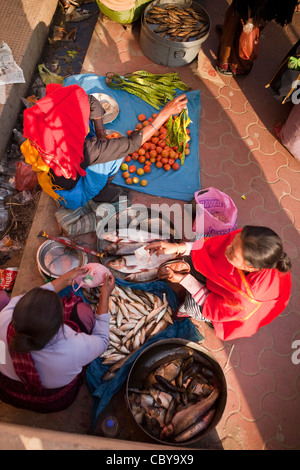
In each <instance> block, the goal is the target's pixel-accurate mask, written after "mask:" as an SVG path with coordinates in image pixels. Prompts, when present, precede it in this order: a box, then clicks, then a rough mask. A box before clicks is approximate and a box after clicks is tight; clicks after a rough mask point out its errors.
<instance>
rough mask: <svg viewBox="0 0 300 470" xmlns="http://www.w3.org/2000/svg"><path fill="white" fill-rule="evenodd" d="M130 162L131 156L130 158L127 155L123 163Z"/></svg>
mask: <svg viewBox="0 0 300 470" xmlns="http://www.w3.org/2000/svg"><path fill="white" fill-rule="evenodd" d="M130 161H131V156H130V155H128V156H127V157H126V158H125V162H127V163H128V162H130Z"/></svg>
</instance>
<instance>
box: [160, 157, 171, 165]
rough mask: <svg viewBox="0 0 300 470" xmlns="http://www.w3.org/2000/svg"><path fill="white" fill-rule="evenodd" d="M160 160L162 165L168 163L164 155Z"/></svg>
mask: <svg viewBox="0 0 300 470" xmlns="http://www.w3.org/2000/svg"><path fill="white" fill-rule="evenodd" d="M161 162H162V164H163V165H166V163H169V159H168V158H166V157H162V159H161Z"/></svg>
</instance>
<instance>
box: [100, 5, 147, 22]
mask: <svg viewBox="0 0 300 470" xmlns="http://www.w3.org/2000/svg"><path fill="white" fill-rule="evenodd" d="M150 1H151V0H136V1H130V0H120V1H117V0H114V1H108V0H102V1H101V2H100V0H96V2H97V5H98V7H99V8H100V10H101V11H102V13H103V14H104V15H106V16H108V18H110V19H111V20H113V21H115V22H116V23H121V24H130V23H133V22H134V21H136V20H138V19H139V18H140V16H141V15H142V13H143V11H144V9H145V8H146V5H147V4H148V3H150Z"/></svg>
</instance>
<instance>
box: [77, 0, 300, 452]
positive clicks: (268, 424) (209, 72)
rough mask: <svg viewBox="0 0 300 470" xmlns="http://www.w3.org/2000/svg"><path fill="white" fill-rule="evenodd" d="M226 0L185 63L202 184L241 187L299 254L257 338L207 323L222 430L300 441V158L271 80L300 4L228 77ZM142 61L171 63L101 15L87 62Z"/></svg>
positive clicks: (103, 69) (225, 437)
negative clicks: (247, 67)
mask: <svg viewBox="0 0 300 470" xmlns="http://www.w3.org/2000/svg"><path fill="white" fill-rule="evenodd" d="M226 5H227V4H226V2H225V1H223V0H214V1H213V2H207V7H206V8H207V11H208V13H209V14H210V16H211V19H212V30H211V34H210V37H209V39H208V40H207V41H206V42H205V43H204V45H203V48H202V51H201V52H200V54H199V59H198V66H199V67H198V66H197V63H193V64H192V65H191V66H184V67H180V68H178V69H177V72H178V73H179V75H180V77H181V78H182V79H183V80H184V81H185V82H187V83H188V84H189V85H190V87H191V88H192V89H199V90H200V92H201V103H202V106H201V120H200V144H199V145H200V164H201V186H202V188H205V187H210V186H213V187H216V188H218V189H220V190H222V191H224V192H226V193H227V194H229V195H230V196H231V197H232V199H233V200H234V202H235V204H236V206H237V207H238V224H239V226H243V225H245V224H247V223H249V224H257V225H266V226H269V227H270V228H272V229H274V230H275V231H276V232H277V233H278V234H279V235H280V236H281V237H282V239H283V240H284V245H285V247H286V250H287V252H288V253H289V255H290V256H291V258H292V260H293V292H292V296H291V300H290V303H289V305H288V307H287V309H286V310H285V312H283V313H282V315H281V316H280V317H279V318H278V319H276V320H275V321H274V322H273V323H272V324H271V325H269V326H267V327H265V328H263V329H261V330H260V331H259V332H258V333H257V334H256V335H255V336H254V337H252V338H249V339H239V340H236V341H231V342H222V341H220V340H218V339H217V338H216V337H215V335H214V333H213V331H212V330H210V329H209V328H207V327H205V326H201V327H200V329H201V330H202V331H203V334H204V336H205V342H204V346H205V347H206V348H207V349H208V350H209V351H211V352H212V353H213V354H214V355H215V357H216V358H217V359H218V360H219V362H220V364H221V365H222V366H223V367H224V370H225V373H226V378H227V382H228V403H227V407H226V410H225V413H224V415H223V418H222V420H221V422H220V423H219V425H218V426H217V433H218V438H219V441H220V442H221V443H222V446H223V448H224V449H294V448H298V449H299V448H300V426H299V417H300V396H299V377H300V375H299V374H300V365H294V364H293V363H292V359H291V356H292V353H293V351H294V350H293V349H292V343H293V341H295V340H297V339H298V340H299V339H300V328H299V300H300V293H299V290H300V281H299V279H300V278H299V274H300V263H299V248H300V238H299V230H300V193H299V181H300V179H299V178H300V162H299V161H296V160H295V159H294V158H293V157H292V156H291V154H290V153H289V152H288V151H287V150H286V149H285V148H284V147H283V146H282V145H281V143H280V142H279V141H278V140H277V138H276V136H275V135H274V133H273V124H274V122H276V121H282V122H284V121H285V119H286V117H287V116H288V113H289V111H290V109H291V108H290V105H289V104H286V105H282V104H281V103H279V102H278V101H276V100H275V99H274V98H273V96H272V95H271V93H270V91H269V90H268V89H266V88H265V85H266V84H267V83H268V82H269V80H270V79H271V77H272V75H273V73H274V71H275V70H276V68H277V66H278V65H279V64H280V62H281V60H282V59H283V57H284V56H285V55H286V53H287V52H288V51H289V49H290V47H291V44H294V43H295V42H296V40H297V38H298V37H299V32H300V14H295V15H294V20H293V24H292V25H290V26H288V27H286V28H284V29H283V28H281V27H279V26H277V25H276V24H269V25H268V26H267V27H266V28H265V29H264V31H263V34H262V38H261V49H260V55H259V58H258V60H257V62H256V63H255V64H254V67H253V69H252V72H251V74H250V75H248V76H246V77H242V78H238V79H235V78H232V77H226V76H225V77H224V76H222V78H221V77H220V76H219V75H218V76H214V75H215V74H214V72H213V67H212V64H214V58H215V55H216V53H217V50H218V44H219V37H218V35H217V33H216V32H215V31H214V26H215V25H216V24H217V23H222V19H223V15H224V12H225V10H226ZM99 40H100V41H101V44H102V45H101V47H100V46H99ZM141 69H145V70H149V71H151V72H154V73H155V72H157V73H164V72H167V71H170V69H167V68H166V67H163V66H160V65H156V64H153V63H152V62H151V61H150V60H149V59H147V57H145V56H144V54H143V53H142V52H141V50H140V47H139V41H138V35H137V34H135V31H133V34H132V33H129V32H127V31H125V30H124V28H123V27H122V26H120V25H118V24H115V23H113V22H111V21H104V22H101V21H99V22H98V24H97V26H96V30H95V34H94V41H92V42H91V44H90V47H89V52H88V54H87V58H86V61H85V62H84V64H83V72H94V73H96V74H99V75H105V73H107V72H109V71H114V72H116V73H119V74H124V73H126V72H131V71H134V70H141ZM197 69H198V74H196V70H197ZM174 70H175V69H174ZM204 77H205V78H204ZM242 196H244V197H242ZM141 200H142V199H141Z"/></svg>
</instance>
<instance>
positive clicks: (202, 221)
mask: <svg viewBox="0 0 300 470" xmlns="http://www.w3.org/2000/svg"><path fill="white" fill-rule="evenodd" d="M195 202H196V218H195V221H194V225H193V231H194V232H196V234H204V235H205V236H213V235H225V234H226V233H230V232H232V231H233V230H236V229H237V208H236V205H235V204H234V202H233V201H232V199H231V198H230V197H229V196H228V195H227V194H225V193H223V192H222V191H219V190H218V189H216V188H207V189H204V190H202V191H198V192H197V193H195Z"/></svg>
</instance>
